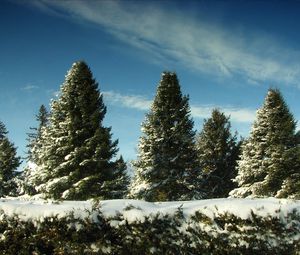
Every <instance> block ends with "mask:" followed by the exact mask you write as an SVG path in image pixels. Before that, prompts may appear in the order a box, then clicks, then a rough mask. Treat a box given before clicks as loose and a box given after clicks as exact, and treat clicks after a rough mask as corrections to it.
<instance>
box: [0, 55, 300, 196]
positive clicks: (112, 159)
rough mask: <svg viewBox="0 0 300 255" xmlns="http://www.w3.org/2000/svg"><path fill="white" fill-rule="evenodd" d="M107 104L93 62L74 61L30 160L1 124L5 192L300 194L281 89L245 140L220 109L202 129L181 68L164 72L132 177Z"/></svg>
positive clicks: (33, 138) (299, 165)
mask: <svg viewBox="0 0 300 255" xmlns="http://www.w3.org/2000/svg"><path fill="white" fill-rule="evenodd" d="M105 114H106V107H105V105H104V103H103V98H102V95H101V93H100V91H99V89H98V84H97V82H96V80H95V79H94V78H93V75H92V73H91V71H90V69H89V67H88V66H87V64H86V63H84V62H82V61H80V62H76V63H74V64H73V66H72V68H71V69H70V70H69V72H68V73H67V75H66V78H65V81H64V83H63V84H62V86H61V89H60V95H59V96H58V98H57V99H55V100H53V101H52V102H51V109H50V113H48V112H47V109H46V107H45V106H43V105H42V106H41V108H40V110H39V113H38V115H37V121H38V123H39V125H38V127H37V128H31V132H30V133H29V134H28V158H27V164H26V167H25V169H24V171H23V172H17V171H16V169H17V167H18V166H19V165H20V158H19V157H17V155H16V148H15V146H14V144H12V143H11V142H10V141H9V140H8V138H7V130H6V129H5V126H4V124H3V123H1V122H0V195H1V196H5V195H24V194H28V195H31V196H32V195H35V196H40V197H43V198H54V199H66V200H85V199H90V198H100V199H114V198H124V197H130V198H136V199H145V200H148V201H170V200H190V199H203V198H218V197H227V196H228V195H229V194H230V195H231V196H234V197H248V196H251V197H265V196H273V197H288V198H296V199H299V198H300V149H299V146H298V144H299V135H298V134H296V133H295V126H296V122H295V120H294V118H293V116H292V114H291V113H290V111H289V109H288V107H287V105H286V103H285V102H284V99H283V97H282V95H281V93H280V92H279V91H278V90H277V89H270V90H269V91H268V94H267V96H266V99H265V102H264V104H263V106H262V108H261V109H260V110H258V112H257V119H256V120H255V122H254V124H253V127H252V130H251V133H250V136H249V138H247V139H244V140H243V139H241V140H238V139H237V134H232V133H231V125H230V119H229V117H228V116H225V114H224V113H222V112H221V111H220V110H218V109H215V110H213V112H212V116H211V117H210V118H208V119H206V120H205V121H204V125H203V129H202V131H201V132H200V133H199V134H198V135H196V133H195V131H194V129H193V128H194V123H193V120H192V118H191V113H190V106H189V98H188V96H184V95H182V93H181V88H180V85H179V81H178V79H177V76H176V74H175V73H171V72H164V73H163V74H162V79H161V81H160V83H159V85H158V88H157V92H156V96H155V98H154V101H153V104H152V106H151V109H150V111H149V112H148V114H147V115H146V118H145V120H144V122H143V123H142V136H141V137H140V141H139V145H138V157H137V159H136V160H135V161H134V162H133V164H132V165H133V168H134V170H135V176H134V178H133V180H130V178H129V176H128V175H127V171H126V163H125V162H124V160H123V158H122V156H120V157H116V156H117V153H118V147H117V146H118V141H113V140H112V135H111V128H110V127H104V126H103V119H104V117H105Z"/></svg>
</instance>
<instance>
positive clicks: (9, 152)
mask: <svg viewBox="0 0 300 255" xmlns="http://www.w3.org/2000/svg"><path fill="white" fill-rule="evenodd" d="M7 133H8V132H7V130H6V127H5V125H4V124H3V123H2V122H1V121H0V196H6V195H14V192H15V188H16V184H15V183H14V177H16V176H17V175H18V173H17V172H16V169H17V167H18V166H19V165H20V164H21V160H20V157H17V149H16V147H15V146H14V144H13V143H11V142H10V141H9V139H8V137H7Z"/></svg>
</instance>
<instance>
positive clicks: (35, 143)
mask: <svg viewBox="0 0 300 255" xmlns="http://www.w3.org/2000/svg"><path fill="white" fill-rule="evenodd" d="M48 118H49V113H48V111H47V109H46V107H45V106H44V105H41V106H40V109H39V112H38V114H37V115H36V121H37V122H38V127H37V128H36V127H31V128H30V130H31V131H32V132H31V133H28V134H27V135H28V138H27V141H28V145H27V148H28V151H27V155H28V156H27V165H26V166H25V169H24V171H23V172H22V175H21V176H20V179H21V183H22V184H21V187H20V193H21V194H24V193H26V194H28V195H35V194H36V193H37V191H36V189H35V187H36V186H39V185H40V184H41V180H40V173H39V171H38V170H39V168H38V167H37V166H38V165H40V164H41V162H40V153H41V148H42V146H43V136H42V130H43V129H45V128H46V126H47V124H48Z"/></svg>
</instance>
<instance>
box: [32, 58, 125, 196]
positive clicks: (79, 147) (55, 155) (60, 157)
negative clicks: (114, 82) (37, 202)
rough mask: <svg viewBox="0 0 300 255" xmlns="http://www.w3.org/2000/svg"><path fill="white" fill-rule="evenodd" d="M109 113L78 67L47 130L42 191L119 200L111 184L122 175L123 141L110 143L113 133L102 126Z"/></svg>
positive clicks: (55, 106)
mask: <svg viewBox="0 0 300 255" xmlns="http://www.w3.org/2000/svg"><path fill="white" fill-rule="evenodd" d="M105 114H106V107H105V105H104V103H103V99H102V95H101V94H100V92H99V90H98V83H97V82H96V81H95V79H94V78H93V76H92V73H91V71H90V69H89V67H88V66H87V65H86V63H84V62H82V61H80V62H76V63H74V64H73V66H72V68H71V69H70V70H69V72H68V73H67V75H66V78H65V81H64V83H63V84H62V86H61V91H60V95H59V97H58V99H57V100H54V101H52V104H51V114H50V117H49V125H48V126H47V127H46V128H45V129H44V130H42V137H43V138H42V139H43V146H42V148H41V153H40V164H39V165H38V171H39V182H40V183H41V184H40V185H39V186H38V187H37V190H38V192H41V193H42V194H44V195H45V196H46V197H51V198H55V199H73V200H85V199H89V198H103V199H108V198H115V197H116V196H115V191H114V190H113V189H114V187H112V183H113V182H114V180H115V178H116V176H117V175H118V174H117V173H120V169H119V165H120V164H119V161H118V160H114V156H115V155H116V153H117V151H118V149H117V144H118V141H112V140H111V128H108V127H104V126H103V124H102V123H103V119H104V116H105ZM122 167H123V168H124V167H125V166H122ZM121 172H122V174H124V175H125V171H121ZM118 178H119V176H118ZM125 179H126V178H124V180H125ZM121 193H122V192H121ZM121 193H120V194H121Z"/></svg>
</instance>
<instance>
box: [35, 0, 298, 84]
mask: <svg viewBox="0 0 300 255" xmlns="http://www.w3.org/2000/svg"><path fill="white" fill-rule="evenodd" d="M39 9H45V10H47V12H49V10H51V11H52V12H56V13H57V14H59V15H62V12H63V11H64V12H65V15H67V17H69V18H72V19H76V20H81V21H83V22H92V23H95V24H97V25H99V26H100V27H101V28H104V29H105V30H106V31H107V32H109V33H111V34H113V35H114V36H115V37H117V38H118V39H120V40H122V41H124V42H126V43H128V44H131V45H133V46H135V47H137V48H140V49H143V50H145V51H147V52H149V53H151V56H152V61H161V62H163V63H166V62H172V63H173V64H174V63H178V64H180V65H182V66H185V67H186V68H189V69H193V70H195V71H201V72H205V73H210V74H213V75H214V76H221V77H226V76H231V75H241V76H244V77H245V81H246V82H247V81H251V83H262V82H268V83H269V82H270V81H274V82H277V83H283V84H293V85H295V84H298V81H299V80H300V68H299V65H298V64H297V61H298V59H299V57H300V53H299V52H296V51H292V50H288V49H286V47H284V46H280V45H279V44H277V43H276V41H275V40H274V38H270V37H267V36H266V35H262V34H253V33H252V34H251V31H245V32H244V33H243V32H239V33H236V31H233V30H232V31H229V30H225V29H224V28H221V27H220V26H219V27H218V26H216V25H212V24H209V23H207V22H205V21H203V20H202V21H200V20H196V19H194V18H193V17H187V16H186V14H185V15H184V14H182V13H180V12H179V11H176V12H175V10H174V9H171V8H170V9H169V10H164V9H162V8H159V7H158V6H157V5H149V4H145V3H144V2H143V4H139V3H137V2H130V1H75V0H74V1H55V0H43V1H39ZM232 29H233V28H232Z"/></svg>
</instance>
